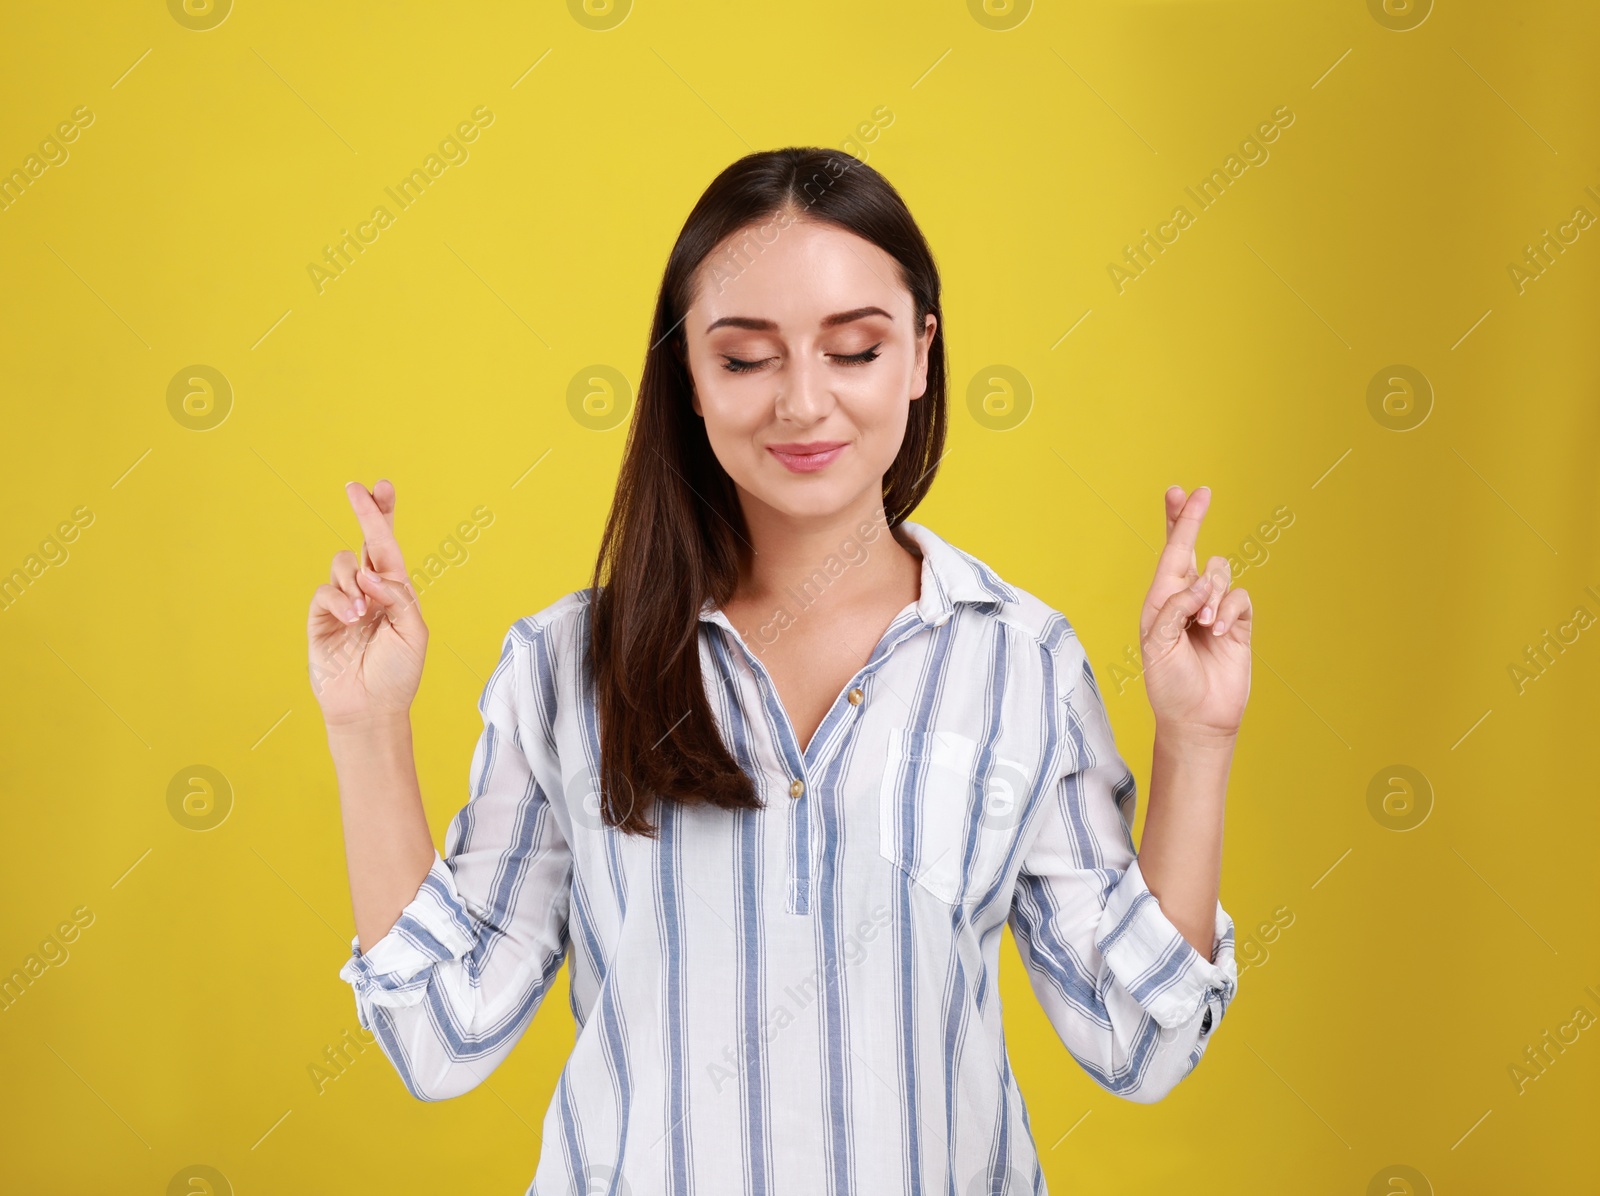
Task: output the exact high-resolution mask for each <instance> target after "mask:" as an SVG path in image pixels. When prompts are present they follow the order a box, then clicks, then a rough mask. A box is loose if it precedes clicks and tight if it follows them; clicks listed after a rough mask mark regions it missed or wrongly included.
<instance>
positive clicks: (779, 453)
mask: <svg viewBox="0 0 1600 1196" xmlns="http://www.w3.org/2000/svg"><path fill="white" fill-rule="evenodd" d="M848 447H849V441H845V440H813V441H811V442H810V443H808V444H793V443H791V444H769V445H767V451H768V452H769V453H771V454H772V455H773V456H774V457H776V458H777V459H778V460H779V461H781V462H783V465H784V468H786V469H788V470H790V471H792V472H794V473H815V472H816V471H817V470H819V469H825V468H827V466H828V465H829V464H831V463H832V462H833V461H836V460H837V459H838V458H839V456H840V454H842V453H843V452H844V450H845V449H846V448H848Z"/></svg>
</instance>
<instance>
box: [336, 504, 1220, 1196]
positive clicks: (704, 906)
mask: <svg viewBox="0 0 1600 1196" xmlns="http://www.w3.org/2000/svg"><path fill="white" fill-rule="evenodd" d="M902 526H903V528H904V530H905V532H906V534H907V535H908V536H909V537H911V538H912V539H913V540H914V541H915V543H916V545H917V546H918V548H919V549H920V550H921V554H922V589H921V596H920V598H919V599H918V601H917V602H915V603H913V604H910V605H908V606H907V607H906V608H905V609H904V610H902V611H901V612H900V614H899V615H898V616H897V617H896V618H895V620H894V622H893V623H892V624H890V626H889V628H888V630H887V631H886V632H885V633H884V636H883V638H882V640H881V641H880V642H879V643H878V645H877V647H876V649H875V650H874V651H873V653H872V656H871V659H870V660H869V661H868V662H867V663H866V664H865V665H864V666H863V667H862V668H861V669H860V670H859V671H858V672H857V673H856V674H855V676H853V677H852V678H851V679H850V680H849V681H848V682H847V683H846V685H845V686H844V688H843V689H842V690H841V691H840V693H839V695H838V698H837V699H836V700H835V702H834V704H833V707H832V708H831V709H830V710H829V712H828V714H827V716H826V718H824V719H823V722H822V724H821V726H820V727H819V728H818V730H817V732H816V734H815V735H814V736H813V738H812V741H811V743H810V744H808V745H806V747H805V749H804V750H802V748H801V746H800V744H799V743H798V742H797V737H796V735H795V732H794V729H793V727H792V725H791V724H790V722H789V720H788V718H787V716H786V714H785V712H784V709H783V707H782V705H781V703H780V702H779V700H778V697H777V695H776V691H775V689H774V687H773V685H772V684H771V679H770V677H769V675H768V674H767V672H766V670H765V668H764V666H763V665H762V664H761V663H760V662H759V660H758V659H757V658H756V657H755V656H754V655H753V654H752V653H751V652H750V651H749V650H748V648H747V644H748V643H749V642H751V641H750V640H749V639H748V638H742V637H741V635H740V634H739V633H738V632H737V631H736V630H735V629H734V628H733V626H732V624H731V623H730V622H729V621H728V619H727V617H726V616H725V615H724V614H723V613H722V612H721V611H720V610H718V609H716V608H715V607H714V606H713V604H711V603H709V602H708V603H707V604H706V607H705V609H704V611H703V613H702V615H701V625H700V637H699V644H700V657H701V667H702V670H703V675H704V677H705V680H706V690H707V693H708V695H709V698H710V701H711V703H712V708H713V710H714V711H715V714H716V717H717V719H718V723H719V725H720V726H721V728H722V730H723V734H724V736H725V739H726V741H727V743H728V745H729V747H730V750H732V752H733V753H734V756H735V758H736V759H738V760H739V761H740V763H741V765H742V766H743V767H744V769H745V770H746V771H747V772H748V773H749V774H750V775H751V776H752V777H753V778H754V779H755V780H756V783H757V786H758V789H759V792H760V793H761V794H762V796H763V798H764V799H765V802H766V805H765V808H764V809H761V810H741V811H738V812H730V811H725V810H719V809H715V808H712V807H705V808H688V807H683V806H678V805H674V804H665V805H663V806H659V807H653V808H652V810H651V817H652V818H653V819H656V820H658V821H659V823H660V828H661V831H660V837H659V839H658V840H654V841H652V840H650V839H647V838H641V837H638V836H627V835H621V834H618V833H617V832H616V831H615V830H612V829H610V828H607V827H605V826H604V825H603V824H602V822H601V820H600V817H599V810H598V804H597V802H596V799H595V779H594V778H595V771H596V768H597V767H598V763H599V755H600V747H599V742H598V737H597V733H596V726H595V716H594V706H593V696H592V693H591V691H590V689H589V688H588V686H587V684H586V682H585V680H584V678H583V676H582V671H581V669H580V667H579V664H580V660H581V658H582V652H581V649H582V645H583V643H584V641H585V637H586V634H587V629H588V621H589V613H590V598H591V595H590V592H589V591H588V590H587V589H585V590H579V591H575V592H574V593H571V594H568V595H566V596H565V597H563V598H561V599H560V600H559V601H557V602H555V603H554V604H552V605H551V606H549V607H547V608H546V609H545V610H543V611H541V612H539V613H538V614H536V615H533V616H530V617H527V618H523V619H519V620H518V621H517V622H516V623H515V624H513V625H512V627H511V629H510V631H509V632H508V633H507V635H506V638H505V643H504V649H503V652H502V654H501V657H500V661H499V664H498V666H497V667H496V669H495V671H494V675H493V676H492V677H491V678H490V680H489V682H488V685H487V686H486V687H485V690H484V694H483V698H482V700H481V701H480V703H479V709H480V712H481V713H482V715H483V719H484V729H483V733H482V736H481V738H480V739H479V741H478V745H477V749H476V751H475V752H474V755H473V760H472V771H471V789H470V800H469V801H468V802H467V804H466V805H465V806H464V807H463V808H462V809H461V811H460V812H459V813H458V814H457V815H456V816H455V818H454V820H453V821H452V822H451V824H450V827H449V829H448V831H447V833H446V840H445V842H446V854H445V855H444V856H443V857H441V858H438V859H436V860H435V862H434V865H433V869H432V871H431V872H430V874H429V875H428V877H427V879H426V881H425V882H424V884H423V886H422V889H421V891H420V892H419V893H418V894H417V897H416V899H415V900H414V901H413V902H412V903H411V904H410V905H408V906H407V907H406V909H405V912H404V914H403V915H402V917H401V918H400V920H399V922H398V923H397V924H396V925H395V927H394V928H393V929H392V930H391V931H390V932H389V933H388V934H386V935H385V936H384V937H383V938H382V939H381V940H380V941H379V942H377V943H375V944H373V946H372V949H371V950H370V951H367V952H366V953H365V954H363V953H362V952H361V950H360V948H359V943H358V941H357V940H352V943H351V947H352V953H351V957H350V959H349V960H348V961H347V962H346V963H345V964H344V966H343V968H342V969H341V971H340V973H339V974H340V976H341V977H342V978H343V979H344V980H346V981H347V982H349V983H350V984H351V985H352V987H353V989H354V992H355V996H356V1006H357V1011H358V1016H359V1018H360V1022H361V1025H362V1026H363V1027H364V1028H367V1029H370V1030H372V1031H374V1032H375V1033H376V1034H377V1038H378V1042H379V1043H380V1045H381V1047H382V1049H383V1051H384V1053H385V1055H386V1056H387V1057H388V1058H389V1060H390V1061H391V1062H392V1063H393V1064H394V1066H395V1068H396V1069H397V1071H398V1072H399V1074H400V1078H401V1079H402V1080H403V1081H404V1083H405V1085H406V1087H407V1088H408V1089H409V1090H410V1092H411V1093H412V1094H413V1095H414V1096H416V1097H418V1098H419V1099H422V1100H444V1099H447V1098H449V1097H453V1096H458V1095H460V1094H462V1093H464V1092H466V1091H468V1090H469V1089H471V1088H473V1087H474V1086H475V1085H477V1084H478V1083H480V1082H481V1081H482V1080H483V1079H484V1078H485V1077H486V1076H487V1075H488V1074H489V1073H490V1072H491V1071H493V1070H494V1068H495V1067H496V1066H497V1065H498V1064H499V1063H500V1061H501V1060H502V1059H504V1058H505V1057H506V1055H507V1054H508V1053H509V1052H510V1051H511V1049H512V1048H513V1047H514V1046H515V1045H516V1043H517V1041H518V1039H519V1038H520V1037H521V1036H522V1034H523V1032H524V1031H525V1030H526V1028H527V1026H528V1023H529V1021H530V1019H532V1017H533V1015H534V1013H535V1011H536V1010H537V1009H538V1008H539V1005H540V1003H541V1001H542V1000H543V998H544V996H545V994H546V993H547V992H548V991H549V989H550V986H551V984H552V983H553V982H554V980H555V977H556V975H557V973H558V972H559V970H560V968H561V965H562V962H563V960H565V961H566V962H567V963H568V967H569V979H570V990H571V1006H572V1013H573V1016H574V1018H575V1019H576V1022H577V1027H578V1030H577V1039H576V1045H575V1046H574V1048H573V1052H572V1055H571V1057H570V1058H569V1060H568V1062H567V1064H566V1067H565V1069H564V1070H563V1072H562V1074H561V1077H560V1080H559V1082H558V1084H557V1086H556V1091H555V1095H554V1098H553V1099H552V1101H551V1104H550V1108H549V1111H548V1112H547V1113H546V1115H545V1119H544V1127H543V1148H542V1153H541V1156H540V1159H539V1162H538V1167H537V1172H536V1175H535V1177H534V1181H533V1184H532V1186H531V1187H530V1188H529V1192H530V1193H545V1194H546V1196H557V1194H566V1193H598V1192H615V1193H624V1194H627V1196H645V1194H646V1193H655V1192H670V1193H674V1194H688V1193H700V1194H701V1196H722V1194H725V1193H741V1192H749V1193H772V1194H783V1196H788V1194H795V1196H800V1194H804V1196H816V1194H817V1193H824V1192H830V1193H836V1194H838V1196H845V1194H854V1193H861V1192H870V1193H874V1194H877V1193H889V1192H929V1193H932V1192H940V1193H946V1192H953V1193H957V1194H959V1196H966V1194H968V1193H980V1192H981V1193H989V1194H991V1196H993V1194H996V1193H1020V1192H1030V1193H1039V1192H1043V1191H1044V1190H1045V1188H1044V1178H1043V1174H1042V1172H1041V1170H1040V1167H1039V1163H1038V1157H1037V1154H1036V1151H1035V1146H1034V1142H1033V1137H1032V1130H1031V1127H1030V1124H1029V1120H1028V1110H1027V1107H1026V1105H1025V1104H1024V1102H1023V1098H1022V1093H1021V1092H1020V1090H1019V1088H1018V1086H1017V1082H1016V1079H1015V1077H1014V1076H1013V1074H1012V1071H1011V1067H1010V1064H1009V1061H1008V1059H1007V1056H1006V1051H1005V1045H1004V1039H1003V1036H1002V1026H1001V1009H1000V1000H999V994H998V989H997V987H996V979H997V972H998V966H999V958H1000V941H1001V933H1002V930H1003V928H1004V927H1005V926H1006V925H1007V924H1008V923H1009V925H1010V926H1011V928H1012V931H1013V932H1014V935H1015V938H1016V942H1017V946H1018V948H1019V950H1020V953H1021V957H1022V959H1023V960H1024V962H1025V963H1026V965H1027V969H1028V975H1029V978H1030V981H1031V983H1032V986H1033V991H1034V993H1035V994H1036V995H1037V997H1038V999H1039V1001H1040V1003H1041V1004H1042V1005H1043V1007H1044V1010H1045V1012H1046V1014H1047V1015H1048V1016H1049V1019H1050V1021H1051V1023H1052V1024H1053V1025H1054V1027H1055V1029H1056V1031H1057V1033H1058V1034H1059V1035H1060V1038H1061V1040H1062V1042H1063V1043H1064V1044H1065V1046H1066V1048H1067V1050H1068V1051H1070V1052H1071V1054H1072V1057H1073V1058H1075V1059H1076V1060H1077V1061H1078V1063H1079V1064H1080V1065H1081V1066H1082V1068H1083V1070H1084V1071H1086V1072H1087V1073H1088V1074H1089V1076H1091V1077H1092V1078H1093V1080H1094V1081H1095V1082H1096V1083H1097V1084H1099V1085H1100V1086H1102V1087H1103V1088H1105V1089H1107V1090H1109V1091H1110V1092H1113V1093H1116V1094H1117V1095H1119V1096H1123V1097H1126V1098H1128V1099H1130V1100H1135V1101H1154V1100H1159V1099H1160V1098H1161V1097H1162V1096H1164V1095H1165V1094H1166V1093H1167V1092H1169V1091H1170V1090H1171V1089H1172V1088H1173V1086H1174V1085H1176V1084H1177V1083H1178V1081H1179V1080H1181V1079H1182V1078H1183V1077H1184V1076H1186V1075H1187V1074H1188V1073H1189V1072H1190V1071H1191V1070H1192V1069H1193V1068H1194V1066H1195V1065H1196V1064H1197V1063H1198V1062H1199V1060H1200V1057H1201V1055H1203V1054H1204V1053H1205V1050H1206V1047H1207V1045H1208V1044H1209V1041H1210V1038H1211V1035H1212V1034H1213V1033H1215V1030H1216V1026H1217V1023H1218V1022H1219V1021H1220V1020H1221V1018H1222V1016H1223V1014H1224V1012H1225V1011H1226V1009H1227V1007H1228V1004H1229V1001H1230V1000H1231V999H1232V997H1233V994H1234V991H1235V987H1236V984H1237V981H1238V969H1237V967H1236V966H1235V963H1234V952H1233V922H1232V919H1231V918H1229V916H1228V914H1227V913H1226V912H1225V911H1224V910H1223V908H1222V906H1221V904H1220V903H1219V904H1218V906H1217V913H1216V942H1215V945H1214V948H1213V951H1212V955H1211V958H1210V959H1206V958H1203V957H1202V956H1201V955H1200V953H1199V952H1197V951H1195V949H1194V948H1193V947H1192V946H1190V945H1189V943H1188V942H1187V941H1186V940H1185V939H1184V938H1183V937H1182V936H1181V935H1180V934H1179V932H1178V931H1177V930H1176V929H1175V928H1174V927H1173V925H1172V924H1171V922H1169V921H1168V920H1167V918H1166V917H1165V916H1164V915H1163V913H1162V912H1161V908H1160V905H1159V904H1158V903H1157V901H1156V899H1155V898H1154V897H1153V896H1152V895H1151V893H1150V890H1149V889H1148V887H1146V885H1145V883H1144V880H1143V878H1142V876H1141V875H1140V872H1139V865H1138V862H1137V860H1136V858H1135V849H1134V845H1133V841H1132V837H1131V835H1130V830H1129V828H1130V826H1131V824H1132V821H1133V814H1134V800H1135V784H1134V779H1133V776H1132V774H1131V773H1130V772H1129V770H1128V768H1127V766H1126V764H1125V763H1124V762H1123V760H1122V758H1121V757H1120V756H1119V755H1118V753H1117V749H1116V746H1115V743H1114V741H1113V739H1112V733H1111V727H1110V724H1109V722H1108V721H1107V718H1106V711H1105V706H1104V704H1103V702H1102V700H1101V696H1100V693H1099V690H1098V688H1097V687H1096V684H1095V678H1094V675H1093V673H1092V671H1091V670H1090V667H1089V663H1088V660H1087V658H1086V657H1085V655H1084V651H1083V648H1082V647H1081V646H1080V645H1079V642H1078V639H1077V636H1076V635H1075V634H1074V632H1073V630H1072V628H1071V626H1070V625H1069V624H1068V623H1067V620H1066V619H1065V618H1064V617H1063V616H1062V615H1061V614H1060V613H1059V612H1057V611H1055V610H1053V609H1051V608H1050V607H1048V606H1047V605H1046V604H1045V603H1043V602H1042V601H1040V600H1039V599H1037V598H1035V597H1033V596H1032V595H1031V594H1028V593H1026V592H1025V591H1022V590H1019V589H1017V588H1015V587H1013V586H1010V585H1007V584H1006V583H1005V582H1003V581H1001V579H1000V578H999V577H998V576H997V575H996V574H995V573H994V572H993V571H992V570H991V569H990V568H989V567H988V566H986V565H985V564H983V562H981V561H979V560H978V559H976V558H975V557H973V556H971V555H970V554H968V553H966V552H964V551H962V550H960V549H958V548H956V547H954V546H953V545H951V544H949V543H947V542H946V541H944V540H943V539H941V538H940V537H939V536H937V535H935V534H934V533H933V532H932V531H930V530H929V529H928V528H926V527H923V526H921V525H919V524H916V523H911V522H906V523H904V524H903V525H902ZM834 563H837V562H834ZM833 575H834V576H837V570H834V571H833ZM819 578H820V584H823V585H826V584H827V581H828V576H827V574H826V573H825V572H824V571H821V570H819ZM644 681H645V679H643V678H641V683H644ZM1054 1128H1055V1127H1051V1129H1052V1131H1053V1130H1054Z"/></svg>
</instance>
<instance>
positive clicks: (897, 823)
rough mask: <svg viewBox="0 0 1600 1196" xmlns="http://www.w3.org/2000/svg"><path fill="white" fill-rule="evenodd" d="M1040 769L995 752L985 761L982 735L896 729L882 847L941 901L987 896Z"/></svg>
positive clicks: (881, 820) (881, 819) (881, 816)
mask: <svg viewBox="0 0 1600 1196" xmlns="http://www.w3.org/2000/svg"><path fill="white" fill-rule="evenodd" d="M980 769H982V770H983V771H984V773H986V775H980ZM1035 771H1036V770H1035V769H1033V768H1030V767H1029V766H1028V765H1026V764H1023V763H1021V762H1020V761H1016V760H1010V759H1006V758H1005V757H1002V756H999V755H997V754H991V755H990V757H989V759H988V760H986V761H985V760H980V759H979V744H978V741H977V740H975V739H971V738H968V737H967V736H965V735H961V734H958V733H956V732H953V731H927V730H917V729H913V728H909V727H895V728H892V729H891V730H890V732H889V744H888V755H887V757H886V760H885V763H884V769H883V781H882V782H881V787H880V790H879V794H878V848H879V852H880V854H882V856H883V857H884V858H885V859H886V860H889V861H890V862H891V863H893V864H895V865H897V866H898V867H899V868H901V869H902V870H903V871H904V872H905V873H906V874H907V875H908V876H910V877H911V878H912V879H913V880H915V881H916V882H917V883H918V884H919V885H921V886H922V887H923V888H925V889H927V890H928V891H929V892H931V893H933V894H934V895H935V896H936V897H938V898H939V899H940V900H941V901H944V902H947V903H948V904H951V905H956V904H970V903H973V902H977V901H981V900H982V899H983V897H984V895H985V894H987V893H988V891H989V890H990V889H991V888H992V887H993V885H994V882H995V880H996V879H997V878H998V877H999V875H1000V873H1001V870H1002V869H1003V868H1004V866H1005V860H1006V855H1007V853H1008V852H1009V851H1010V848H1011V843H1012V841H1013V839H1014V838H1015V835H1016V831H1017V824H1018V823H1019V822H1020V821H1021V819H1022V815H1023V813H1024V811H1025V809H1026V807H1027V799H1028V795H1029V793H1030V792H1031V789H1032V784H1033V780H1034V773H1035Z"/></svg>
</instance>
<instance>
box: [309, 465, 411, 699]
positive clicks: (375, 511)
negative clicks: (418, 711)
mask: <svg viewBox="0 0 1600 1196" xmlns="http://www.w3.org/2000/svg"><path fill="white" fill-rule="evenodd" d="M345 496H346V497H347V498H348V499H349V500H350V506H351V507H352V508H354V510H355V513H356V519H357V520H359V521H360V524H361V534H362V536H363V537H364V538H365V545H364V548H365V552H366V556H367V559H368V561H370V563H371V565H372V571H371V572H369V571H368V570H366V569H363V568H361V562H360V561H358V560H357V559H356V554H355V553H353V552H351V551H350V550H349V549H344V550H343V551H341V552H338V553H335V554H334V558H333V570H332V580H331V582H330V584H327V585H321V586H318V587H317V590H316V593H315V594H313V595H312V597H311V613H310V615H309V617H308V619H307V622H306V638H307V640H308V641H309V645H310V657H311V659H310V672H311V690H312V693H314V694H315V695H316V698H317V702H318V703H319V704H320V705H321V707H322V717H323V721H324V722H326V723H327V725H328V726H329V727H334V726H341V725H343V726H348V725H353V724H360V723H363V722H369V721H377V720H381V719H384V718H387V717H393V716H396V715H399V716H404V715H405V714H406V713H407V712H408V711H409V710H410V708H411V700H412V698H414V697H415V696H416V693H417V687H418V686H419V685H420V684H421V683H422V662H423V658H424V656H425V655H426V654H427V649H428V628H427V626H426V624H424V623H423V621H422V612H421V611H420V610H419V609H418V607H417V592H416V590H415V589H413V588H412V585H411V578H410V576H409V575H408V574H407V572H406V566H405V560H404V558H402V556H401V555H400V545H399V543H398V542H397V541H396V540H395V538H394V500H395V494H394V486H393V485H392V484H391V483H390V482H389V481H388V480H387V479H385V478H379V479H378V484H377V485H376V486H375V487H374V488H373V490H372V491H371V492H369V491H368V490H367V488H366V486H364V485H362V484H361V483H360V482H349V483H347V484H346V485H345Z"/></svg>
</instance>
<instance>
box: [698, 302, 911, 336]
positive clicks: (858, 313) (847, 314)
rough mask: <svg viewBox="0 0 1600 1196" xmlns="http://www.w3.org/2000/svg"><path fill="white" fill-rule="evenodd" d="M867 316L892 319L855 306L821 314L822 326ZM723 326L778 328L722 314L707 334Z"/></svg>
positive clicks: (878, 309)
mask: <svg viewBox="0 0 1600 1196" xmlns="http://www.w3.org/2000/svg"><path fill="white" fill-rule="evenodd" d="M868 316H882V317H883V318H884V319H885V320H893V319H894V317H893V316H891V315H890V314H889V313H888V312H886V311H884V310H883V308H881V307H870V306H869V307H856V308H852V309H851V310H850V311H838V312H834V313H833V315H831V316H823V317H822V326H823V327H824V328H837V327H838V326H839V325H840V324H849V323H851V322H852V321H854V320H864V319H866V317H868ZM724 326H726V327H729V328H745V329H748V330H749V331H751V332H776V331H777V330H778V325H777V323H776V322H774V321H772V320H761V319H756V318H755V317H753V316H723V317H722V318H721V319H720V320H713V321H712V322H711V324H710V325H709V326H708V327H707V328H706V332H707V333H708V334H709V333H711V332H714V331H716V330H717V329H718V328H722V327H724Z"/></svg>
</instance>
